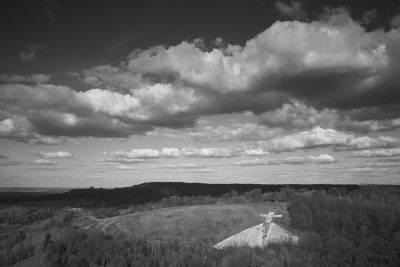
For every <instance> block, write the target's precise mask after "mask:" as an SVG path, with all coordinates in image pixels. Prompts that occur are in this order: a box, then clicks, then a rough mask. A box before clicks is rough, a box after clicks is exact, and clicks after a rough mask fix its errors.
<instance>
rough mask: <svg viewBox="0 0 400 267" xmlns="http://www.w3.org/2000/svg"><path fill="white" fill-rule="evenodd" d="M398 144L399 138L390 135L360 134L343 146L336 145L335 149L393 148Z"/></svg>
mask: <svg viewBox="0 0 400 267" xmlns="http://www.w3.org/2000/svg"><path fill="white" fill-rule="evenodd" d="M399 144H400V142H399V139H397V138H394V137H390V136H378V137H375V138H374V137H369V136H361V137H355V138H352V139H351V140H349V142H347V144H346V145H345V146H337V147H336V150H363V149H369V148H393V147H396V146H398V145H399Z"/></svg>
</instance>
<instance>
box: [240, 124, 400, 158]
mask: <svg viewBox="0 0 400 267" xmlns="http://www.w3.org/2000/svg"><path fill="white" fill-rule="evenodd" d="M398 145H399V140H398V139H397V138H393V137H389V136H379V137H376V138H373V137H368V136H355V135H353V134H349V133H345V132H341V131H336V130H334V129H324V128H321V127H314V128H313V129H311V130H307V131H301V132H296V133H293V134H289V135H285V136H281V137H275V138H272V139H270V140H266V141H258V142H256V143H254V144H249V145H247V149H257V150H258V151H260V153H261V152H262V151H264V152H271V153H280V152H288V151H295V150H298V149H307V148H314V147H321V146H333V147H334V149H335V150H361V149H370V148H387V147H396V146H398Z"/></svg>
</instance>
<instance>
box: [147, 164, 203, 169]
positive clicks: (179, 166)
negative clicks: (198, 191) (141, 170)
mask: <svg viewBox="0 0 400 267" xmlns="http://www.w3.org/2000/svg"><path fill="white" fill-rule="evenodd" d="M206 166H208V165H205V164H194V163H186V164H168V165H156V166H153V168H154V169H202V168H204V167H206Z"/></svg>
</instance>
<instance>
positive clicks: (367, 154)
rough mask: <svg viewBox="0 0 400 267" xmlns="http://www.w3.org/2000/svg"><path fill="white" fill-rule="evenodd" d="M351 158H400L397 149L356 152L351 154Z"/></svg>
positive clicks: (399, 150)
mask: <svg viewBox="0 0 400 267" xmlns="http://www.w3.org/2000/svg"><path fill="white" fill-rule="evenodd" d="M352 156H353V157H363V158H371V157H395V156H400V149H399V148H387V149H376V150H363V151H357V152H354V153H353V154H352Z"/></svg>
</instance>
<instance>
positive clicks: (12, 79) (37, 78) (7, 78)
mask: <svg viewBox="0 0 400 267" xmlns="http://www.w3.org/2000/svg"><path fill="white" fill-rule="evenodd" d="M50 78H51V76H50V75H47V74H32V75H28V76H23V75H8V74H4V73H2V74H0V81H1V82H4V83H47V82H49V81H50Z"/></svg>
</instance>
